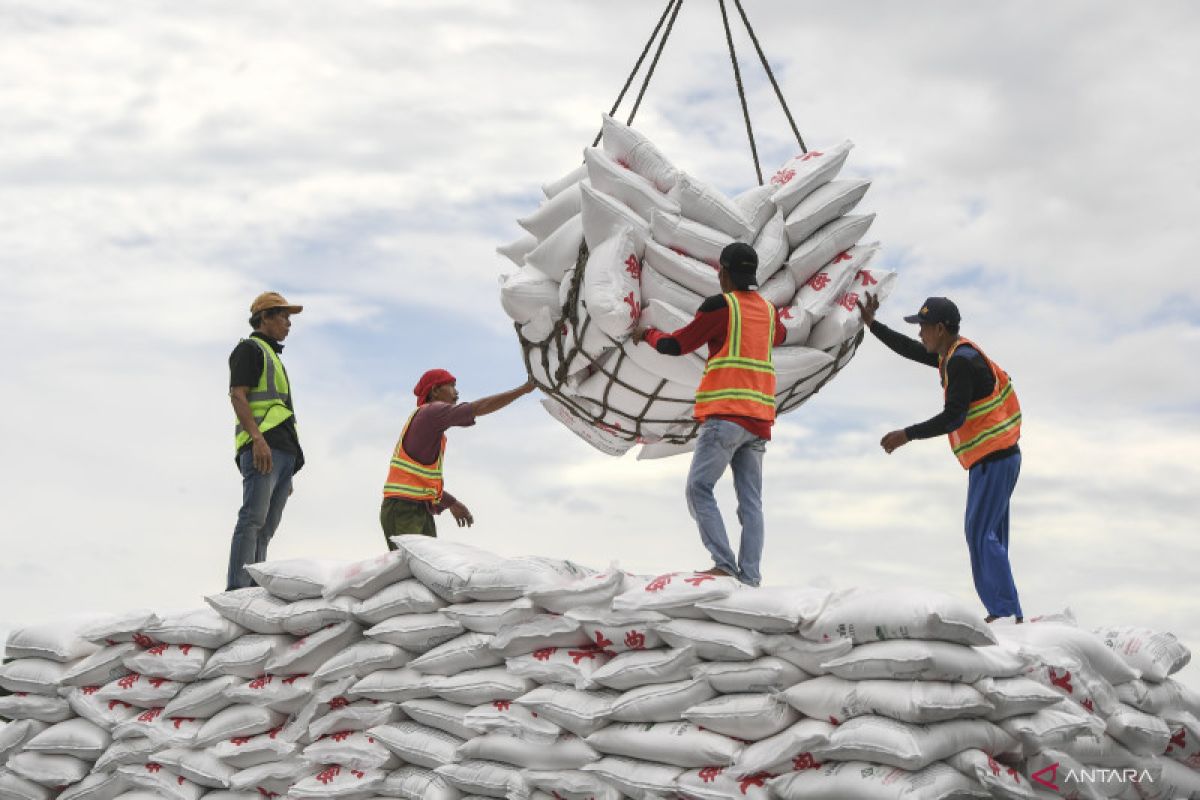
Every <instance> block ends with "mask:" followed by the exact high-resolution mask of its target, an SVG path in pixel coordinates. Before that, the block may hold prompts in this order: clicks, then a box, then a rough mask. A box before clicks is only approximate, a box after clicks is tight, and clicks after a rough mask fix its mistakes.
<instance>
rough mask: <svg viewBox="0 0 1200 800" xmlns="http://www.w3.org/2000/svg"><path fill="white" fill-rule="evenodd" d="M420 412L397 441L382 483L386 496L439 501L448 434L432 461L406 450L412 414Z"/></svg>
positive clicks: (405, 427) (406, 425)
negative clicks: (406, 436)
mask: <svg viewBox="0 0 1200 800" xmlns="http://www.w3.org/2000/svg"><path fill="white" fill-rule="evenodd" d="M417 411H420V409H417ZM417 411H414V412H413V413H412V415H411V416H410V417H409V418H408V422H406V423H404V430H403V431H402V432H401V433H400V440H399V441H397V442H396V449H395V450H394V451H393V452H392V461H391V464H390V466H389V467H388V476H387V483H385V484H384V485H383V496H384V497H400V498H403V499H405V500H414V501H418V502H421V501H428V502H430V503H437V502H438V501H440V500H441V499H442V484H443V483H444V481H443V480H442V459H443V458H445V456H446V437H445V435H443V436H442V446H441V449H440V450H438V457H437V461H435V462H434V463H432V464H422V463H421V462H419V461H417V460H415V459H414V458H413V457H412V456H410V455H409V454H408V453H406V452H404V434H406V433H408V426H409V425H411V424H412V421H413V417H415V416H417Z"/></svg>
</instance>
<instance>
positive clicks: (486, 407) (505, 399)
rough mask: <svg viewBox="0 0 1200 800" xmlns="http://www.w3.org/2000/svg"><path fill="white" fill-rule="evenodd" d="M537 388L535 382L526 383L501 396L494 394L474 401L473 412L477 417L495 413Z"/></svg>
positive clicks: (472, 404)
mask: <svg viewBox="0 0 1200 800" xmlns="http://www.w3.org/2000/svg"><path fill="white" fill-rule="evenodd" d="M536 388H537V386H536V384H534V382H533V381H531V380H530V381H525V382H524V383H522V384H521V385H520V386H518V387H517V388H515V389H509V390H508V391H507V392H501V393H500V394H494V395H491V396H489V397H481V398H480V399H478V400H472V401H471V403H470V405H471V410H472V411H473V412H474V413H475V416H477V417H482V416H484V415H486V414H491V413H494V412H496V411H499V410H500V409H502V408H504V407H505V406H507V405H509V404H510V403H512V402H513V401H514V400H516V399H517V398H518V397H522V396H524V395H527V394H529V393H530V392H532V391H533V390H534V389H536Z"/></svg>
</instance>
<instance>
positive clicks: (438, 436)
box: [379, 369, 534, 550]
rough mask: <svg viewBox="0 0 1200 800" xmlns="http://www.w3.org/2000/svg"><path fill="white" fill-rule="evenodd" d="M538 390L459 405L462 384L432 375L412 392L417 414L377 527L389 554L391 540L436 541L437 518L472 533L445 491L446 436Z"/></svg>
mask: <svg viewBox="0 0 1200 800" xmlns="http://www.w3.org/2000/svg"><path fill="white" fill-rule="evenodd" d="M533 389H534V384H533V381H528V382H526V383H523V384H521V385H520V386H518V387H517V388H515V389H511V390H509V391H507V392H501V393H500V394H495V395H492V396H491V397H484V398H483V399H481V400H474V401H471V402H469V403H460V402H458V384H457V381H456V380H455V378H454V376H453V375H451V374H450V373H449V372H447V371H446V370H444V369H431V370H429V371H428V372H426V373H425V374H424V375H422V376H421V379H420V380H419V381H417V385H416V386H415V387H413V394H414V395H416V397H417V408H416V410H415V411H413V412H412V414H410V415H409V417H408V421H407V422H406V423H404V429H403V431H401V433H400V438H399V439H398V440H397V441H396V447H395V449H394V450H393V451H392V459H391V461H390V462H389V464H388V474H387V480H386V481H385V483H384V485H383V506H382V507H381V508H380V510H379V524H380V525H381V526H382V527H383V536H384V539H385V540H386V541H387V546H388V549H389V550H395V549H396V545H395V544H393V543H392V539H391V537H393V536H399V535H401V534H405V533H419V534H424V535H425V536H437V525H436V523H435V522H434V520H433V515H434V514H440V513H441V512H442V511H445V510H446V509H449V511H450V513H451V514H452V515H453V516H454V520H455V522H457V523H458V526H459V527H460V528H461V527H464V526H465V527H468V528H469V527H471V525H472V524H474V522H475V518H474V517H473V516H472V515H471V512H470V511H468V510H467V507H466V506H465V505H463V504H462V503H461V502H459V500H458V499H456V498H455V497H454V495H452V494H450V493H449V492H447V491H446V490H445V488H444V484H445V480H444V478H443V475H442V462H443V460H444V459H445V455H446V431H447V430H449V429H450V428H457V427H463V428H465V427H469V426H471V425H474V424H475V418H476V417H482V416H484V415H486V414H491V413H493V412H496V411H499V410H500V409H502V408H504V407H505V406H507V405H508V404H509V403H511V402H513V401H514V400H516V399H517V398H518V397H521V396H522V395H526V394H529V393H530V392H532V391H533Z"/></svg>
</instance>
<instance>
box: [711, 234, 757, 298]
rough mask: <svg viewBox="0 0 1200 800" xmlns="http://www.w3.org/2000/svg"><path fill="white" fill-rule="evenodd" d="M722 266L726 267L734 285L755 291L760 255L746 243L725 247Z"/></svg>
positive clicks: (722, 252)
mask: <svg viewBox="0 0 1200 800" xmlns="http://www.w3.org/2000/svg"><path fill="white" fill-rule="evenodd" d="M720 261H721V266H722V267H724V268H725V269H726V270H727V271H728V272H729V275H730V277H731V278H733V279H734V283H736V284H738V285H739V286H745V287H746V288H750V289H753V288H754V287H755V286H756V285H757V283H758V282H757V281H756V280H755V272H757V270H758V253H756V252H754V248H753V247H751V246H750V245H748V244H746V243H745V242H733V243H732V244H727V245H725V249H724V250H722V251H721V258H720Z"/></svg>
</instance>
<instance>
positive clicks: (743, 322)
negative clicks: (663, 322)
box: [634, 242, 787, 586]
mask: <svg viewBox="0 0 1200 800" xmlns="http://www.w3.org/2000/svg"><path fill="white" fill-rule="evenodd" d="M720 265H721V266H720V270H719V272H718V278H719V280H720V283H721V290H722V292H723V293H722V294H718V295H713V296H712V297H709V298H708V299H706V300H705V301H704V302H703V303H702V304H701V305H700V309H699V310H698V311H697V312H696V316H695V318H694V319H693V320H692V321H691V322H689V323H688V324H687V325H686V326H684V327H683V328H680V329H679V330H677V331H675V332H674V333H670V334H667V333H664V332H663V331H659V330H656V329H655V328H646V329H644V330H639V331H636V332H635V333H634V338H635V340H637V341H641V340H642V339H644V340H645V341H646V342H647V343H648V344H650V345H651V346H653V347H654V348H655V349H656V350H657V351H658V352H660V353H662V354H664V355H669V356H679V355H684V354H686V353H690V352H692V351H694V350H697V349H699V348H700V347H701V346H702V345H704V344H705V343H707V344H708V353H709V355H708V361H707V363H706V364H705V367H704V377H703V378H702V379H701V381H700V386H699V388H698V389H697V390H696V405H695V411H694V412H693V415H694V416H695V418H696V419H697V420H700V423H701V424H700V433H699V435H698V436H697V438H696V449H695V452H694V453H693V454H692V465H691V468H690V470H689V471H688V478H687V492H686V496H687V504H688V511H689V512H690V513H691V515H692V519H694V520H696V524H697V526H698V527H699V528H700V540H701V541H702V542H703V543H704V546H705V547H706V548H707V549H708V552H709V553H710V554H711V555H712V559H713V563H714V566H713V567H712V569H708V570H704V572H705V573H706V574H709V575H729V576H732V577H735V578H737V579H738V580H740V581H741V582H742V583H745V584H748V585H750V586H757V585H758V584H759V583H760V582H761V581H762V573H761V564H762V551H763V535H764V523H763V511H762V461H763V454H764V453H765V452H766V448H767V441H768V440H770V438H771V426H772V425H773V424H774V422H775V368H774V366H773V364H772V359H771V353H772V350H773V349H774V348H775V347H776V346H778V345H780V344H782V343H783V341H784V338H785V336H786V335H787V332H786V330H785V329H784V327H783V323H782V322H780V320H779V313H778V311H776V309H775V307H774V306H772V305H771V304H770V303H769V302H767V301H766V300H764V299H763V298H762V296H760V295H759V294H758V292H757V291H755V290H756V289H757V288H758V287H757V285H756V284H755V271H756V270H757V269H758V254H757V253H755V252H754V248H753V247H751V246H750V245H748V244H744V243H742V242H734V243H733V244H730V245H728V246H727V247H726V248H725V249H724V250H722V251H721V257H720ZM726 467H731V468H732V470H733V485H734V489H735V491H736V492H737V499H738V508H737V515H738V520H739V522H741V525H742V537H741V542H740V545H739V547H738V555H737V556H736V557H735V556H734V553H733V550H732V549H731V548H730V546H729V537H728V536H727V535H726V533H725V522H724V520H722V518H721V510H720V509H719V508H718V507H717V500H716V497H715V496H714V495H713V487H714V486H715V485H716V482H717V480H719V479H720V477H721V476H722V475H723V474H724V473H725V468H726Z"/></svg>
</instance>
